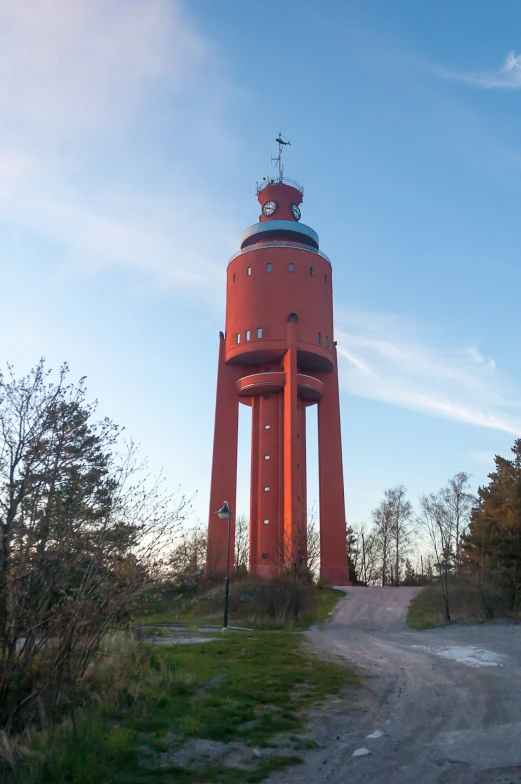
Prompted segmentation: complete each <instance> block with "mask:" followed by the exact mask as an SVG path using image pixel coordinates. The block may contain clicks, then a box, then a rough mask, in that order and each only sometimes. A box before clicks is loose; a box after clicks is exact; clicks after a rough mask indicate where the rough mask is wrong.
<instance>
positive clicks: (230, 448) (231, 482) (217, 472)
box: [206, 337, 239, 576]
mask: <svg viewBox="0 0 521 784" xmlns="http://www.w3.org/2000/svg"><path fill="white" fill-rule="evenodd" d="M238 374H239V371H238V369H237V366H235V367H234V366H230V365H226V363H225V340H224V337H222V338H221V340H220V345H219V367H218V370H217V400H216V406H215V427H214V440H213V458H212V479H211V487H210V513H209V518H208V548H207V555H206V575H207V576H211V575H212V574H224V573H225V572H226V560H227V545H228V523H227V521H226V520H220V519H219V518H218V517H217V515H216V514H215V513H216V511H217V510H218V509H220V508H221V506H222V504H223V501H228V503H229V504H230V507H231V509H232V512H233V513H234V514H233V516H232V519H231V526H230V545H229V546H230V568H231V569H233V558H234V553H235V501H236V494H237V441H238V434H239V399H238V397H237V394H236V390H235V383H236V381H237V378H238Z"/></svg>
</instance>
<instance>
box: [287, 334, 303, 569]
mask: <svg viewBox="0 0 521 784" xmlns="http://www.w3.org/2000/svg"><path fill="white" fill-rule="evenodd" d="M287 339H288V349H287V351H286V353H285V355H284V371H285V374H286V379H285V386H284V557H285V560H286V561H289V562H290V563H293V564H294V563H296V561H297V559H298V549H299V538H302V531H301V527H302V526H301V518H302V490H301V486H302V482H301V478H302V473H301V470H302V466H301V464H300V459H301V458H300V452H301V450H300V445H301V440H300V438H298V435H299V433H300V425H301V416H300V410H299V400H298V395H297V390H298V386H297V324H296V322H294V321H289V322H288V329H287Z"/></svg>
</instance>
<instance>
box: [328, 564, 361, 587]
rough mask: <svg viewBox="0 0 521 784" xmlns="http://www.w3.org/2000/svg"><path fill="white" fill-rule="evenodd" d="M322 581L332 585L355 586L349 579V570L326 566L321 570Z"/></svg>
mask: <svg viewBox="0 0 521 784" xmlns="http://www.w3.org/2000/svg"><path fill="white" fill-rule="evenodd" d="M320 579H321V580H323V581H324V582H326V583H330V585H353V583H352V582H351V580H350V579H349V568H348V569H343V568H341V567H335V566H324V567H323V568H322V569H321V570H320Z"/></svg>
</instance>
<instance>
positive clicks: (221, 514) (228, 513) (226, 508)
mask: <svg viewBox="0 0 521 784" xmlns="http://www.w3.org/2000/svg"><path fill="white" fill-rule="evenodd" d="M232 514H233V512H232V510H231V509H230V504H229V503H228V501H223V505H222V507H221V509H219V511H218V512H217V517H218V518H219V519H220V520H228V544H227V547H226V579H225V581H224V619H223V629H227V628H228V596H229V594H230V521H231V518H232Z"/></svg>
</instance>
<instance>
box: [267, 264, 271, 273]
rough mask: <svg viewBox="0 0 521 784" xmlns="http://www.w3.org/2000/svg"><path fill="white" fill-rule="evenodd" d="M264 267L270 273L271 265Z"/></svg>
mask: <svg viewBox="0 0 521 784" xmlns="http://www.w3.org/2000/svg"><path fill="white" fill-rule="evenodd" d="M266 267H267V270H268V272H271V264H270V263H269V262H268V264H267V265H266Z"/></svg>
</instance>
